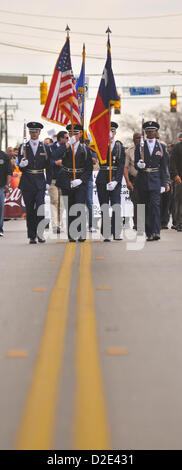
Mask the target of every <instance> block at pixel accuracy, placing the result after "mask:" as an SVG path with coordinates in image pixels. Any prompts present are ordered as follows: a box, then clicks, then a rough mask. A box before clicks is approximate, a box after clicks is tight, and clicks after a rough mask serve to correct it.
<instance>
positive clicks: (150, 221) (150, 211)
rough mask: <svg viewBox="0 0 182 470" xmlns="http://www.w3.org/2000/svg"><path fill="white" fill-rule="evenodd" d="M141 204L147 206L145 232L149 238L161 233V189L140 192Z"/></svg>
mask: <svg viewBox="0 0 182 470" xmlns="http://www.w3.org/2000/svg"><path fill="white" fill-rule="evenodd" d="M139 198H140V204H145V232H146V235H147V237H150V236H151V235H153V234H154V233H156V234H159V233H160V189H158V190H153V191H149V190H148V191H141V190H139Z"/></svg>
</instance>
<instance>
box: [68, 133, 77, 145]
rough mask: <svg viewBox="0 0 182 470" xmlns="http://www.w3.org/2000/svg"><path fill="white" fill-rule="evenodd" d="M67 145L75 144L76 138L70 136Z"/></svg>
mask: <svg viewBox="0 0 182 470" xmlns="http://www.w3.org/2000/svg"><path fill="white" fill-rule="evenodd" d="M69 143H70V144H71V145H73V144H76V137H75V135H72V136H71V137H70V139H69Z"/></svg>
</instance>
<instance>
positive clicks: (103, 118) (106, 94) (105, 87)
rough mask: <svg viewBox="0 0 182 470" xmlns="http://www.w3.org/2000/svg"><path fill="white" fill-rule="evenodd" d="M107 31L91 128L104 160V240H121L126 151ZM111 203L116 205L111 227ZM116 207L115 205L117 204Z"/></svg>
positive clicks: (100, 175)
mask: <svg viewBox="0 0 182 470" xmlns="http://www.w3.org/2000/svg"><path fill="white" fill-rule="evenodd" d="M106 33H107V34H108V40H107V60H106V64H105V67H104V71H103V75H102V79H101V82H100V86H99V90H98V94H97V97H96V101H95V105H94V109H93V112H92V116H91V120H90V125H89V130H90V133H91V135H92V138H93V142H94V145H95V148H96V151H97V154H98V157H99V160H100V170H99V173H98V176H97V180H96V185H97V192H98V198H99V203H100V206H101V216H102V223H101V234H102V235H103V237H104V241H110V234H112V235H113V238H114V240H121V238H120V233H121V207H120V203H121V181H122V177H123V171H124V164H125V150H124V147H123V145H122V144H121V142H120V141H115V134H116V129H117V128H118V124H117V123H115V122H112V121H111V110H112V107H113V106H114V104H115V103H117V102H118V101H119V96H118V93H117V90H116V85H115V80H114V75H113V71H112V67H111V46H110V33H111V31H110V29H109V27H108V29H107V31H106ZM109 202H110V203H111V207H112V218H111V228H110V217H109ZM114 206H115V207H114Z"/></svg>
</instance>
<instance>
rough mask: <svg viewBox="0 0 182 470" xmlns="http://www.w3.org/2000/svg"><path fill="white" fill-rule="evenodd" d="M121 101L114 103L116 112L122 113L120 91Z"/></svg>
mask: <svg viewBox="0 0 182 470" xmlns="http://www.w3.org/2000/svg"><path fill="white" fill-rule="evenodd" d="M118 96H119V101H117V102H116V103H115V105H114V114H121V95H120V94H119V93H118Z"/></svg>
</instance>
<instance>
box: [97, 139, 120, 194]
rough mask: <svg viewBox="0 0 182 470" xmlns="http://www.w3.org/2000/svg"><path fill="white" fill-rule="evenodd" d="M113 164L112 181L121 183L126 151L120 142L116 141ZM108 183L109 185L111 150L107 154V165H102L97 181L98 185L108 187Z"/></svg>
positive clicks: (112, 156) (112, 154)
mask: <svg viewBox="0 0 182 470" xmlns="http://www.w3.org/2000/svg"><path fill="white" fill-rule="evenodd" d="M111 162H112V167H113V168H112V181H117V182H118V183H121V181H122V178H123V171H124V164H125V149H124V147H123V145H122V144H121V142H119V141H116V143H115V146H114V148H113V150H112V152H111ZM107 183H109V150H108V153H107V163H105V164H103V165H101V168H100V170H99V173H98V175H97V179H96V184H97V185H100V184H104V185H106V184H107Z"/></svg>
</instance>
